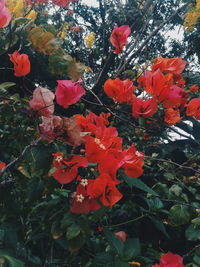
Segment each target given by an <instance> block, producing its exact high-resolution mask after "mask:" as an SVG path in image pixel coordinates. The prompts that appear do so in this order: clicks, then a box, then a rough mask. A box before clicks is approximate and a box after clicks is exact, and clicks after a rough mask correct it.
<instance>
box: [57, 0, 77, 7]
mask: <svg viewBox="0 0 200 267" xmlns="http://www.w3.org/2000/svg"><path fill="white" fill-rule="evenodd" d="M77 1H78V0H52V2H53V3H54V4H55V5H57V6H61V7H68V6H69V4H70V2H77Z"/></svg>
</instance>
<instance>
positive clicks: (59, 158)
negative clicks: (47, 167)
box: [52, 152, 64, 168]
mask: <svg viewBox="0 0 200 267" xmlns="http://www.w3.org/2000/svg"><path fill="white" fill-rule="evenodd" d="M52 156H53V166H54V167H56V168H60V167H62V165H63V164H64V162H63V159H64V157H63V153H62V152H56V153H53V154H52Z"/></svg>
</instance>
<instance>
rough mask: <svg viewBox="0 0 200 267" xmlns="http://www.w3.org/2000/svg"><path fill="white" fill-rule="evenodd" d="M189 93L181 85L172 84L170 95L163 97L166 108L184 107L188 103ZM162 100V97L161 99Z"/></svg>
mask: <svg viewBox="0 0 200 267" xmlns="http://www.w3.org/2000/svg"><path fill="white" fill-rule="evenodd" d="M188 96H189V95H188V94H187V93H186V92H185V91H184V90H183V89H182V88H180V87H179V86H177V85H172V86H170V88H169V92H168V96H165V98H164V97H162V104H163V107H165V108H178V107H179V108H184V107H185V104H186V103H187V99H188ZM160 100H161V99H160Z"/></svg>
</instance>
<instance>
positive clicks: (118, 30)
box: [110, 25, 131, 55]
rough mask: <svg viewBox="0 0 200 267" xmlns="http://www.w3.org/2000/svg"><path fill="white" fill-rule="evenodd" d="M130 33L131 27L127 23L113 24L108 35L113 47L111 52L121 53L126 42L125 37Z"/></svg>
mask: <svg viewBox="0 0 200 267" xmlns="http://www.w3.org/2000/svg"><path fill="white" fill-rule="evenodd" d="M130 34H131V29H130V27H129V26H128V25H123V26H121V27H118V26H115V27H114V30H113V31H112V33H111V36H110V42H111V44H112V45H113V46H114V47H115V50H113V52H114V53H115V54H118V55H119V54H121V52H122V49H123V48H124V46H125V45H126V44H127V38H128V36H129V35H130Z"/></svg>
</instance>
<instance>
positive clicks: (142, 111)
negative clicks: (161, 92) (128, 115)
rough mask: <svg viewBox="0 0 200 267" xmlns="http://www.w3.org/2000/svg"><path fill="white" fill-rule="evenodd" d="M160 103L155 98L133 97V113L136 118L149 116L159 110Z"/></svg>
mask: <svg viewBox="0 0 200 267" xmlns="http://www.w3.org/2000/svg"><path fill="white" fill-rule="evenodd" d="M157 108H158V105H157V103H156V100H155V99H154V98H150V99H148V100H143V99H142V98H137V97H136V96H134V97H133V100H132V115H133V117H134V118H136V119H137V118H138V117H143V118H149V117H151V116H152V115H154V114H155V113H156V111H157Z"/></svg>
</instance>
